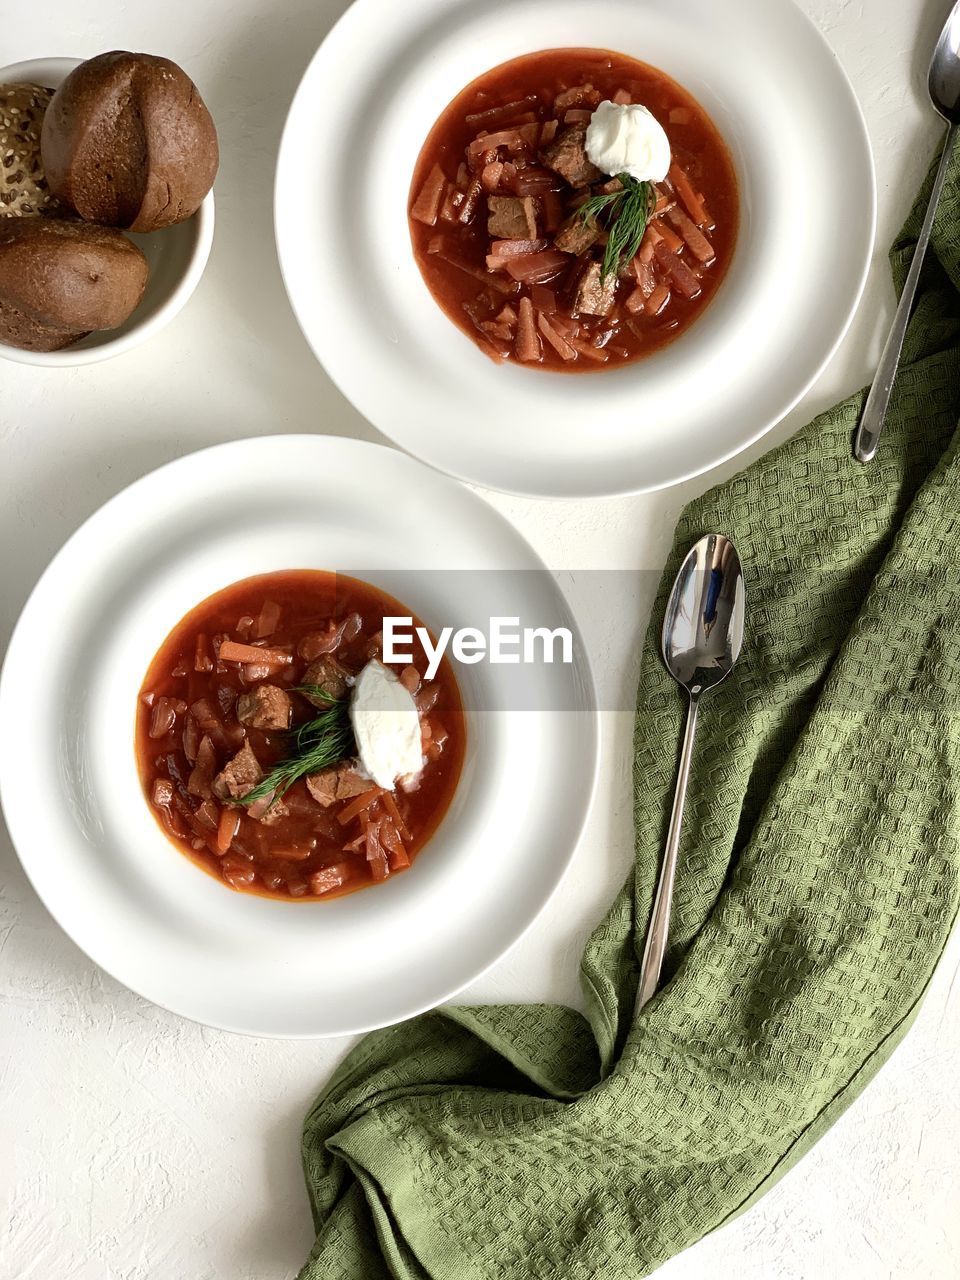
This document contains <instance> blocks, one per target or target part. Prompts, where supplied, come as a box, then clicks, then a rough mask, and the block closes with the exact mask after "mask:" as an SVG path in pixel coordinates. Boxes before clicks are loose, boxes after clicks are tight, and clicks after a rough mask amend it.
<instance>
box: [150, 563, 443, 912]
mask: <svg viewBox="0 0 960 1280" xmlns="http://www.w3.org/2000/svg"><path fill="white" fill-rule="evenodd" d="M391 615H392V616H410V611H409V610H408V609H406V608H405V607H404V606H403V605H401V604H399V603H398V602H397V601H395V600H393V599H392V598H391V597H390V596H387V595H385V594H384V593H383V592H381V591H379V590H377V589H376V588H375V587H372V586H371V585H370V584H369V583H365V582H360V581H359V580H357V579H354V578H349V577H346V576H345V575H342V574H337V575H334V574H332V573H321V572H315V571H307V570H296V571H290V572H282V573H274V574H266V575H263V576H260V577H256V578H250V579H245V580H244V581H242V582H238V583H235V584H234V585H233V586H231V587H228V588H226V590H224V591H221V592H218V593H217V594H216V595H214V596H211V597H210V598H209V599H208V600H205V601H204V602H203V603H202V604H200V605H198V606H197V608H195V609H194V610H193V611H192V612H191V613H189V614H188V615H187V616H186V617H185V618H184V619H183V620H182V621H181V622H180V623H179V624H178V625H177V626H176V627H175V628H174V630H173V631H172V632H171V633H170V635H169V636H168V638H167V640H166V641H165V642H164V644H163V646H162V647H161V649H160V651H159V652H158V654H157V655H156V657H155V658H154V660H153V662H152V663H151V665H150V669H149V671H148V672H147V676H146V678H145V680H144V684H143V688H142V690H141V695H140V699H139V704H138V712H137V743H136V745H137V761H138V766H139V772H140V779H141V783H142V786H143V789H144V793H145V795H146V796H147V799H148V801H149V803H150V806H151V808H152V810H153V812H154V815H155V816H156V817H157V819H158V821H159V822H160V824H161V826H162V827H163V829H164V831H165V832H166V834H167V835H168V836H169V837H170V839H171V840H172V841H173V842H174V844H176V845H177V846H178V847H179V848H180V849H181V850H182V851H183V852H185V853H187V854H188V855H189V856H190V857H191V858H192V859H193V860H194V861H196V862H198V863H199V864H200V865H201V866H202V867H204V868H205V869H206V870H207V871H210V872H212V873H213V874H214V875H216V876H218V877H219V878H220V879H222V880H223V881H225V882H226V883H227V884H228V885H230V886H231V887H232V888H234V889H242V890H247V891H250V892H254V893H260V894H267V895H270V896H277V897H294V898H300V897H330V896H335V895H338V894H342V893H345V892H349V891H350V890H353V889H358V888H362V887H363V886H364V885H368V884H371V883H374V882H376V881H379V880H384V879H386V878H387V877H388V876H390V875H392V874H394V873H395V872H397V871H401V870H403V869H405V868H406V867H408V866H409V865H410V863H411V861H412V860H413V858H414V856H415V855H416V853H417V852H418V851H419V850H420V849H421V848H422V847H423V845H424V844H425V843H426V841H427V840H428V839H429V837H430V836H431V834H432V833H433V832H434V831H435V829H436V827H437V825H438V824H439V822H440V820H441V819H442V817H443V815H444V813H445V811H446V809H447V807H448V805H449V803H450V800H451V798H452V796H453V792H454V790H455V788H456V785H457V781H458V779H459V775H460V768H461V764H462V760H463V752H464V746H465V728H464V720H463V711H462V707H461V704H460V696H459V692H458V690H457V685H456V681H455V679H454V676H453V672H452V670H451V668H450V664H449V662H447V661H446V660H444V661H443V662H442V663H441V665H440V667H439V669H438V671H437V673H436V676H435V677H434V679H433V680H430V681H426V680H425V679H424V678H423V676H422V674H421V673H423V672H425V671H426V669H427V665H428V661H427V656H426V654H425V653H424V651H423V647H422V645H421V644H420V642H419V641H418V640H414V642H413V659H414V660H413V662H411V663H409V664H407V665H405V666H403V667H402V668H399V669H397V670H394V669H393V668H391V667H389V666H386V665H384V664H383V662H382V661H381V660H380V659H381V657H382V653H381V634H380V633H381V627H382V620H383V618H384V617H386V616H391ZM415 625H417V624H416V623H415Z"/></svg>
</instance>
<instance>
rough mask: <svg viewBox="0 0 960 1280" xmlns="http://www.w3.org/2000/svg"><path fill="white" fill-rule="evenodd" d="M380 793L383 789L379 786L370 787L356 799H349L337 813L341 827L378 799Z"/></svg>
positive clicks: (381, 793)
mask: <svg viewBox="0 0 960 1280" xmlns="http://www.w3.org/2000/svg"><path fill="white" fill-rule="evenodd" d="M382 795H383V789H382V788H381V787H371V788H370V790H369V791H364V792H363V794H362V795H359V796H357V798H356V800H351V801H350V803H349V804H348V805H345V806H344V807H343V808H342V809H341V810H340V812H339V813H338V814H337V821H338V822H339V823H340V825H341V826H342V827H345V826H346V825H347V823H348V822H351V821H352V820H353V819H354V818H357V817H359V816H360V814H361V813H364V812H365V811H366V810H367V809H369V808H370V806H371V805H372V804H373V802H374V801H375V800H379V799H380V797H381V796H382Z"/></svg>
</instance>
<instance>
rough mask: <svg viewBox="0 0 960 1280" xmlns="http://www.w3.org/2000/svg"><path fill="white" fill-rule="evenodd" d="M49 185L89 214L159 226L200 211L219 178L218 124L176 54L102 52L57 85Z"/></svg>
mask: <svg viewBox="0 0 960 1280" xmlns="http://www.w3.org/2000/svg"><path fill="white" fill-rule="evenodd" d="M41 149H42V154H43V167H44V170H45V172H46V176H47V182H48V184H49V186H50V190H51V191H52V192H53V194H54V195H55V196H57V197H58V198H59V199H60V200H62V201H63V202H64V203H65V204H66V205H68V206H69V207H70V208H72V209H75V210H76V212H77V213H78V214H79V215H80V216H81V218H85V219H86V220H87V221H88V222H99V223H102V224H104V225H105V226H111V227H125V228H127V229H128V230H130V231H158V230H160V228H162V227H169V226H172V225H173V224H174V223H176V222H182V221H183V220H184V219H185V218H189V217H190V216H191V214H193V213H195V212H196V211H197V209H198V208H199V207H200V205H201V203H202V202H203V198H204V196H206V194H207V192H208V191H209V190H210V188H211V187H212V186H213V180H214V178H215V177H216V173H217V167H218V164H219V160H220V156H219V150H218V147H217V131H216V129H215V128H214V124H213V121H212V120H211V118H210V113H209V111H208V110H207V108H206V107H205V106H204V104H203V99H202V98H201V97H200V94H199V93H198V92H197V88H196V85H195V84H194V83H193V81H192V80H191V79H190V78H189V76H187V75H186V73H185V72H183V71H182V70H181V69H180V68H179V67H178V66H177V64H176V63H175V62H170V61H168V60H167V59H166V58H155V57H153V56H151V55H150V54H146V53H125V52H122V51H120V52H114V53H102V54H100V56H99V57H96V58H91V59H90V60H89V61H88V62H83V63H81V64H80V66H79V67H77V68H76V70H74V71H72V72H71V73H70V75H68V76H67V78H66V80H64V82H63V84H62V85H61V86H60V88H59V89H58V90H57V92H56V94H55V95H54V98H53V101H52V102H51V104H50V106H49V108H48V110H47V113H46V116H45V118H44V122H43V132H42V135H41Z"/></svg>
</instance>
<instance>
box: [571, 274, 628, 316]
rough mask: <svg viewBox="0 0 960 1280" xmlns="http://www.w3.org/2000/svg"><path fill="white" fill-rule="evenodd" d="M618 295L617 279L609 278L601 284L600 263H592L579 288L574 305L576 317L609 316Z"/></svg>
mask: <svg viewBox="0 0 960 1280" xmlns="http://www.w3.org/2000/svg"><path fill="white" fill-rule="evenodd" d="M616 293H617V277H616V276H615V275H612V274H611V275H609V276H607V278H606V280H604V281H603V283H602V284H601V283H600V263H599V262H591V263H590V266H589V267H588V268H587V270H586V271H585V272H584V274H583V278H582V279H581V281H580V284H579V285H578V286H577V296H576V300H575V302H574V304H573V311H574V314H575V315H584V316H607V315H609V314H610V311H611V309H612V307H613V303H614V299H615V298H616Z"/></svg>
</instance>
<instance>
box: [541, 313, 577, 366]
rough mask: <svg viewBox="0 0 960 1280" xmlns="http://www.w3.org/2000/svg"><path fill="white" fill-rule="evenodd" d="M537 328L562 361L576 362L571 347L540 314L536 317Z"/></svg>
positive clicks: (575, 356)
mask: <svg viewBox="0 0 960 1280" xmlns="http://www.w3.org/2000/svg"><path fill="white" fill-rule="evenodd" d="M537 328H538V329H539V330H540V332H541V333H542V334H543V336H544V337H545V338H546V340H547V341H548V342H549V343H550V345H551V347H553V349H554V351H556V353H557V355H558V356H560V358H561V359H562V360H576V358H577V353H576V352H575V351H574V349H573V347H571V346H570V344H569V343H568V342H567V341H566V339H565V338H561V337H560V335H559V333H557V331H556V329H554V327H553V325H552V324H551V323H550V321H549V320H548V319H547V317H546V316H545V315H543V314H542V313H541V314H540V315H538V316H537Z"/></svg>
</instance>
